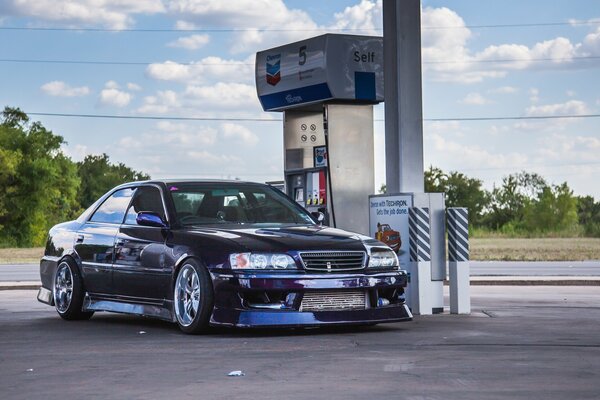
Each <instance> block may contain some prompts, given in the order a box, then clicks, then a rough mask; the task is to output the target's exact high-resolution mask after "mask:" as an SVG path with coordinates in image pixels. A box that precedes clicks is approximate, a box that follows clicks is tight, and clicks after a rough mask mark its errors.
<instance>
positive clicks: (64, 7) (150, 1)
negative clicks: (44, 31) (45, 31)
mask: <svg viewBox="0 0 600 400" xmlns="http://www.w3.org/2000/svg"><path fill="white" fill-rule="evenodd" d="M4 8H5V12H6V13H7V14H8V15H13V16H22V17H30V18H35V19H38V20H42V21H49V22H57V23H61V24H67V25H70V26H74V27H80V26H89V25H101V26H105V27H108V28H111V29H125V28H127V27H130V26H131V25H132V24H133V22H134V20H133V18H132V15H134V14H156V13H162V12H164V7H163V4H162V1H161V0H100V1H99V0H8V3H7V4H5V5H4Z"/></svg>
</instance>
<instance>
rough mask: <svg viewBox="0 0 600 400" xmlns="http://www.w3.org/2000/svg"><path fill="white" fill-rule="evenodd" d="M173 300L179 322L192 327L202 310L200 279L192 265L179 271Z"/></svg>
mask: <svg viewBox="0 0 600 400" xmlns="http://www.w3.org/2000/svg"><path fill="white" fill-rule="evenodd" d="M173 300H174V301H175V315H176V317H177V321H179V323H180V324H181V325H182V326H189V325H191V324H192V322H194V318H196V315H197V314H198V309H199V308H200V279H199V278H198V273H197V272H196V270H195V269H194V267H193V266H192V265H190V264H186V265H184V266H183V267H182V268H181V270H180V271H179V275H177V281H176V282H175V293H174V296H173Z"/></svg>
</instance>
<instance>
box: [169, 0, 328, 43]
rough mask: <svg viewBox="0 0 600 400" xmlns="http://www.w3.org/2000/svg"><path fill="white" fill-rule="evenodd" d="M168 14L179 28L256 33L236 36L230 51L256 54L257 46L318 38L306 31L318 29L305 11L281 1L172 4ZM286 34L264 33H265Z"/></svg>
mask: <svg viewBox="0 0 600 400" xmlns="http://www.w3.org/2000/svg"><path fill="white" fill-rule="evenodd" d="M168 9H169V12H170V13H171V14H172V15H174V16H175V17H176V18H177V19H178V25H180V26H182V25H188V24H191V25H192V26H215V27H218V26H222V27H232V26H233V27H236V28H238V29H254V28H255V29H256V30H253V31H243V32H238V33H235V34H233V35H232V36H233V37H232V40H231V51H232V52H234V53H241V52H248V51H249V49H250V52H254V51H255V50H256V49H257V46H259V45H260V46H261V47H269V46H273V45H277V44H284V43H287V42H291V41H294V40H299V39H302V38H305V37H306V36H312V35H313V34H317V33H315V32H306V30H307V29H319V27H318V26H317V24H316V23H315V22H314V21H313V20H312V19H311V17H310V16H309V15H308V14H307V13H306V12H304V11H301V10H297V9H290V8H288V7H287V6H286V5H285V3H284V2H283V1H282V0H237V1H234V2H231V1H229V2H228V1H222V0H172V1H170V2H169V5H168ZM282 27H285V31H280V32H265V31H264V29H281V28H282Z"/></svg>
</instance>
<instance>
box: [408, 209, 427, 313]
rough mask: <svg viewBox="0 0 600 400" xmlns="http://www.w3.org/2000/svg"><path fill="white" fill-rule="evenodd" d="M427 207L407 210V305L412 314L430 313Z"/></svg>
mask: <svg viewBox="0 0 600 400" xmlns="http://www.w3.org/2000/svg"><path fill="white" fill-rule="evenodd" d="M429 227H430V223H429V208H426V207H423V208H420V207H411V208H409V210H408V236H409V241H410V246H409V248H410V284H409V287H408V289H409V297H410V304H409V306H410V307H411V309H412V312H413V314H420V315H431V314H432V307H433V299H432V297H433V293H431V290H432V287H431V238H430V229H429Z"/></svg>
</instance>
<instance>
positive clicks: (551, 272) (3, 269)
mask: <svg viewBox="0 0 600 400" xmlns="http://www.w3.org/2000/svg"><path fill="white" fill-rule="evenodd" d="M470 266H471V276H600V261H568V262H567V261H565V262H563V261H553V262H521V261H485V262H484V261H471V263H470ZM39 280H40V275H39V265H38V264H6V265H0V282H15V281H39Z"/></svg>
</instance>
